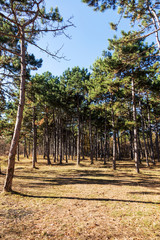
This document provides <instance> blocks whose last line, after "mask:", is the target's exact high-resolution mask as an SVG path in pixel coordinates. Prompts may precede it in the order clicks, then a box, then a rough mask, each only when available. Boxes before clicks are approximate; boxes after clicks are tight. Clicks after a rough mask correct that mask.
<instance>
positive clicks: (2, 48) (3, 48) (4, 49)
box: [0, 45, 21, 57]
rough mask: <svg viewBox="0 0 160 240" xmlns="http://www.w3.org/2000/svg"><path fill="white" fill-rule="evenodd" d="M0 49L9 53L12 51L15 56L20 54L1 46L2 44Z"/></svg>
mask: <svg viewBox="0 0 160 240" xmlns="http://www.w3.org/2000/svg"><path fill="white" fill-rule="evenodd" d="M0 50H3V51H6V52H10V53H12V54H14V55H16V56H18V57H20V56H21V55H20V53H18V52H13V51H12V50H11V49H8V48H5V47H3V46H2V45H0Z"/></svg>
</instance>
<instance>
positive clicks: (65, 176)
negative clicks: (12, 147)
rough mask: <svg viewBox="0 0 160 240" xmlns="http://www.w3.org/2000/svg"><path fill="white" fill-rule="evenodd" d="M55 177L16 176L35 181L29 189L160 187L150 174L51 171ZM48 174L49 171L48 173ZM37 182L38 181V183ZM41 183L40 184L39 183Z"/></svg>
mask: <svg viewBox="0 0 160 240" xmlns="http://www.w3.org/2000/svg"><path fill="white" fill-rule="evenodd" d="M49 173H50V174H51V173H52V174H54V176H53V175H52V176H48V177H47V176H29V175H15V178H17V179H25V180H33V181H32V182H31V181H30V182H28V183H27V185H28V187H29V188H32V187H37V188H38V187H42V186H58V185H59V186H63V185H75V184H86V185H89V184H90V185H93V184H96V185H116V186H140V187H149V188H156V187H160V181H159V178H157V177H153V178H152V177H151V176H149V175H148V174H142V175H136V174H135V175H133V174H126V173H118V172H115V173H105V172H104V171H100V170H80V169H74V170H71V171H70V172H65V173H64V172H62V173H60V174H56V171H55V170H53V171H49ZM46 174H47V171H46ZM36 180H37V181H36ZM38 181H40V182H38Z"/></svg>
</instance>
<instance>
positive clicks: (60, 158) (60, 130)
mask: <svg viewBox="0 0 160 240" xmlns="http://www.w3.org/2000/svg"><path fill="white" fill-rule="evenodd" d="M59 139H60V143H59V163H60V164H62V159H63V157H62V145H63V130H62V123H61V120H59Z"/></svg>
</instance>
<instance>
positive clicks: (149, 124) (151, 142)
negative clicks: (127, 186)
mask: <svg viewBox="0 0 160 240" xmlns="http://www.w3.org/2000/svg"><path fill="white" fill-rule="evenodd" d="M147 110H148V130H149V138H150V149H151V160H152V163H153V165H155V157H154V150H153V140H152V127H151V117H150V106H149V103H148V96H147Z"/></svg>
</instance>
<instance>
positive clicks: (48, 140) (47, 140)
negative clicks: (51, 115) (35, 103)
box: [45, 108, 51, 165]
mask: <svg viewBox="0 0 160 240" xmlns="http://www.w3.org/2000/svg"><path fill="white" fill-rule="evenodd" d="M45 112H46V116H45V125H46V126H45V127H46V156H47V164H48V165H50V164H51V160H50V134H49V124H48V109H47V108H46V109H45Z"/></svg>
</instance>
